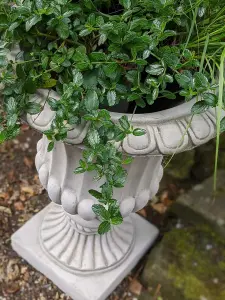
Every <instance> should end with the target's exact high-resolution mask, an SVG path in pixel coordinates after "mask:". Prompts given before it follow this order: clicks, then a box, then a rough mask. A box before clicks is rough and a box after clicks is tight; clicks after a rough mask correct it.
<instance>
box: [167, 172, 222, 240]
mask: <svg viewBox="0 0 225 300" xmlns="http://www.w3.org/2000/svg"><path fill="white" fill-rule="evenodd" d="M190 209H191V210H193V211H194V212H196V213H198V214H199V215H201V216H202V217H203V218H204V219H205V220H206V221H209V222H211V223H212V224H213V225H214V226H215V229H217V230H218V231H219V232H220V233H222V234H224V235H225V171H222V170H221V171H218V175H217V192H216V194H215V195H213V177H210V178H208V179H206V180H205V181H204V182H203V183H202V184H199V185H196V186H194V187H193V189H192V190H191V191H189V192H188V194H183V195H181V196H180V197H179V198H178V199H177V204H175V205H174V206H173V207H172V211H174V212H175V213H176V214H177V215H178V216H181V217H182V218H186V219H188V218H189V219H191V218H192V216H193V214H191V210H190Z"/></svg>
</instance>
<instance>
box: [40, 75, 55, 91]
mask: <svg viewBox="0 0 225 300" xmlns="http://www.w3.org/2000/svg"><path fill="white" fill-rule="evenodd" d="M56 83H57V80H56V79H53V78H50V79H48V80H46V81H45V82H44V83H43V84H42V87H43V88H44V89H49V88H52V87H54V86H56Z"/></svg>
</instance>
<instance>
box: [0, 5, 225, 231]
mask: <svg viewBox="0 0 225 300" xmlns="http://www.w3.org/2000/svg"><path fill="white" fill-rule="evenodd" d="M212 2H213V3H212ZM196 9H197V10H196ZM193 10H194V11H196V12H197V16H196V18H193V15H194V14H193ZM224 11H225V10H224V8H223V6H222V4H220V3H219V1H217V0H214V1H210V3H209V1H206V0H200V1H199V0H198V1H197V0H183V1H180V0H155V1H149V0H119V1H111V0H96V1H91V0H85V1H72V0H52V1H49V0H34V1H31V0H24V1H22V0H16V1H8V0H1V2H0V34H1V42H0V68H1V76H0V84H1V90H2V99H3V108H4V112H3V113H2V117H1V125H0V143H1V142H3V141H5V140H7V139H10V138H13V137H15V136H16V135H17V134H18V133H19V119H20V117H21V116H22V115H24V114H25V113H30V114H37V113H39V112H40V111H41V110H42V107H41V106H40V104H38V103H36V102H35V97H34V96H33V94H35V92H36V91H37V89H40V88H45V89H49V90H50V89H54V90H55V91H57V93H58V94H59V95H60V100H58V101H56V100H55V99H53V98H50V97H48V98H47V99H46V102H48V104H49V105H50V107H51V109H52V110H53V111H55V113H56V114H55V118H54V120H53V121H52V124H51V128H50V129H49V130H48V131H46V132H45V134H46V136H47V137H48V139H49V147H48V150H49V151H51V150H52V149H53V148H54V143H55V142H56V141H59V140H64V139H65V138H66V137H67V132H68V131H69V130H70V129H71V128H72V127H74V126H76V125H78V124H80V123H81V122H83V121H88V122H89V123H90V126H89V130H88V134H87V137H86V140H85V145H86V150H84V152H83V159H82V160H81V161H80V163H79V166H78V167H77V168H76V170H75V173H77V174H79V173H83V172H87V171H88V172H89V171H95V173H96V176H95V180H99V179H101V178H103V179H104V180H105V183H104V184H103V185H102V186H101V187H100V191H93V190H91V191H90V193H91V195H92V196H93V197H95V198H97V199H98V201H99V203H100V204H97V205H94V206H93V211H94V212H95V213H96V215H97V216H98V217H99V218H100V219H101V220H102V223H101V225H100V227H99V233H100V234H102V233H104V232H107V231H108V230H109V229H110V227H111V225H112V224H113V225H117V224H120V223H121V222H122V216H121V214H120V210H119V205H118V203H117V201H116V200H115V199H113V188H120V187H123V186H124V183H125V181H126V171H125V170H124V168H123V167H122V166H123V164H128V163H130V162H131V161H132V159H131V158H130V157H123V155H122V154H121V153H120V151H119V150H118V149H117V148H116V146H115V145H116V144H115V142H121V141H123V140H124V138H125V137H126V136H127V135H129V134H133V135H135V136H140V135H143V134H145V132H144V130H143V129H140V128H133V127H132V126H131V125H130V122H129V120H128V118H127V117H126V116H123V117H121V118H120V119H119V121H118V123H117V124H114V123H113V122H112V121H111V118H110V114H109V112H108V110H107V109H108V108H110V107H111V106H114V105H117V104H118V103H119V102H120V101H124V100H126V101H128V102H135V105H136V106H140V107H145V106H146V105H152V104H153V103H154V102H155V101H156V100H157V99H159V98H168V99H171V100H173V99H176V97H177V96H179V95H180V97H184V98H185V99H186V100H187V101H188V100H190V99H191V98H193V97H195V96H196V97H197V99H198V100H201V101H199V102H197V103H196V104H195V105H194V107H193V109H192V112H193V113H194V114H195V113H201V112H203V111H205V110H206V109H208V108H209V107H216V106H217V102H218V99H217V96H216V94H215V92H214V91H215V89H216V88H217V86H216V85H215V84H213V83H211V82H212V80H211V79H212V77H213V75H215V74H216V68H215V66H216V61H217V55H218V53H220V49H219V50H218V53H217V54H215V55H216V56H215V59H214V58H212V57H214V56H213V55H212V53H211V52H210V55H209V56H207V55H206V56H205V57H204V59H201V56H200V55H199V53H198V51H196V49H197V46H196V42H195V39H196V32H195V26H193V24H194V23H193V22H198V23H199V24H200V25H199V26H200V27H201V26H202V27H203V25H202V24H203V23H204V22H206V23H207V24H208V27H207V28H208V31H209V32H206V33H205V35H206V34H207V35H208V36H210V39H209V41H208V40H207V46H208V49H209V51H211V49H214V48H213V43H214V42H215V41H214V39H213V37H214V35H213V34H212V39H211V35H210V34H211V33H212V32H213V30H214V27H213V26H215V25H211V24H215V20H216V21H219V20H220V17H224ZM218 14H219V17H218ZM210 20H211V21H210ZM221 20H222V19H221ZM210 22H211V23H210ZM221 22H223V21H221ZM223 28H224V26H223ZM202 31H203V30H202ZM216 32H218V30H216ZM201 33H202V32H200V33H198V34H199V35H201ZM220 33H221V36H219V37H220V40H219V41H220V42H221V41H222V39H223V38H224V37H223V35H222V31H220ZM216 34H217V33H216ZM216 36H217V37H218V34H217V35H216ZM199 42H200V44H199V47H204V48H205V49H206V46H205V45H206V44H205V39H204V37H202V35H201V37H200V41H199ZM15 45H19V47H20V52H19V53H18V54H17V56H16V58H15V60H12V59H11V58H10V51H11V50H12V49H13V47H14V46H15ZM207 53H208V52H207ZM202 62H203V63H204V62H205V65H204V68H203V65H202ZM173 84H175V87H176V90H177V93H174V92H173V90H171V85H173ZM172 87H173V86H172ZM103 107H104V108H106V109H102V108H103ZM223 123H224V121H223ZM221 128H224V126H221Z"/></svg>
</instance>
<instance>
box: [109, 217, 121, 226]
mask: <svg viewBox="0 0 225 300" xmlns="http://www.w3.org/2000/svg"><path fill="white" fill-rule="evenodd" d="M111 223H112V224H113V225H120V224H122V223H123V217H122V216H121V215H118V216H116V217H113V218H111Z"/></svg>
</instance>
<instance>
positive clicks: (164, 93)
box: [160, 91, 176, 100]
mask: <svg viewBox="0 0 225 300" xmlns="http://www.w3.org/2000/svg"><path fill="white" fill-rule="evenodd" d="M160 94H161V95H162V96H163V97H165V98H167V99H171V100H173V99H176V95H175V94H174V93H172V92H170V91H162V92H161V93H160Z"/></svg>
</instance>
